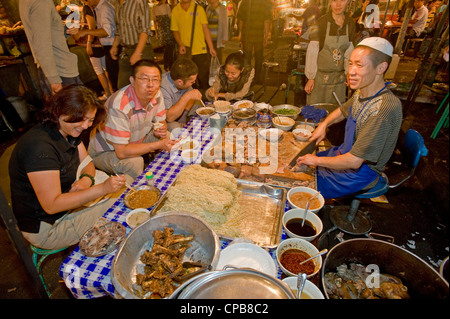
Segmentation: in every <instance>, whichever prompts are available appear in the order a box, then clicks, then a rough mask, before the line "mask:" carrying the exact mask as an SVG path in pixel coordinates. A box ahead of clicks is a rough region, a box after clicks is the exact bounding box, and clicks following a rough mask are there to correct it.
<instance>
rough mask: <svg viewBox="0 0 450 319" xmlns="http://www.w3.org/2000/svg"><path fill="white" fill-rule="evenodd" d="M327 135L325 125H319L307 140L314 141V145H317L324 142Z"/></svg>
mask: <svg viewBox="0 0 450 319" xmlns="http://www.w3.org/2000/svg"><path fill="white" fill-rule="evenodd" d="M326 134H327V126H326V125H325V124H323V122H322V123H320V124H319V126H317V128H316V129H315V130H314V132H313V133H312V135H311V137H310V138H309V140H310V141H316V145H319V143H320V142H322V141H323V140H325V138H326Z"/></svg>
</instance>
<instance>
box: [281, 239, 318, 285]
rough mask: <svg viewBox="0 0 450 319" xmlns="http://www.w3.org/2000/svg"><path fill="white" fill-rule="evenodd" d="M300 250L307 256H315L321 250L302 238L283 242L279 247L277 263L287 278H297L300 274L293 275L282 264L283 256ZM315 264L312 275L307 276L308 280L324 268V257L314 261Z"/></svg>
mask: <svg viewBox="0 0 450 319" xmlns="http://www.w3.org/2000/svg"><path fill="white" fill-rule="evenodd" d="M291 249H293V250H300V251H303V252H305V253H306V254H307V255H309V256H310V257H311V256H314V255H317V254H318V253H319V250H318V249H317V248H316V247H315V246H314V245H313V244H311V243H310V242H309V241H306V240H304V239H300V238H288V239H286V240H283V241H282V242H281V243H280V244H279V245H278V247H277V251H276V255H277V261H278V265H279V266H280V268H281V270H282V271H283V272H284V273H285V274H286V275H287V276H297V275H298V273H297V274H296V273H293V272H291V271H289V270H287V269H286V268H285V267H284V266H283V264H282V263H281V256H282V255H283V253H284V252H286V251H288V250H291ZM312 261H313V263H314V270H313V272H312V273H310V274H307V275H308V278H311V277H313V276H315V275H316V274H318V273H319V270H320V268H322V256H318V257H317V258H314V259H312Z"/></svg>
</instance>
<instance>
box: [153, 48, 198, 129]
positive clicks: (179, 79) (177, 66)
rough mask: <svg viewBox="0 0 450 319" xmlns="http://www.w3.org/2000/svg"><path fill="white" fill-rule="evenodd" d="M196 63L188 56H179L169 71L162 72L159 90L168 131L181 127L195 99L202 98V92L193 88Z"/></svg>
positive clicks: (196, 72) (190, 112) (192, 109)
mask: <svg viewBox="0 0 450 319" xmlns="http://www.w3.org/2000/svg"><path fill="white" fill-rule="evenodd" d="M197 74H198V68H197V65H196V64H195V63H194V62H193V61H192V60H191V59H189V58H185V57H179V58H178V59H177V60H175V62H174V63H173V65H172V68H171V69H170V72H167V73H165V74H163V76H162V81H161V92H162V95H163V97H164V104H165V106H166V121H167V126H168V129H169V131H172V130H173V129H174V128H177V127H182V126H184V124H186V122H187V117H188V115H190V114H192V113H193V112H194V111H195V108H193V106H194V104H195V101H198V100H201V99H202V93H201V92H200V91H199V90H197V89H193V88H192V85H193V84H194V83H195V81H196V80H197Z"/></svg>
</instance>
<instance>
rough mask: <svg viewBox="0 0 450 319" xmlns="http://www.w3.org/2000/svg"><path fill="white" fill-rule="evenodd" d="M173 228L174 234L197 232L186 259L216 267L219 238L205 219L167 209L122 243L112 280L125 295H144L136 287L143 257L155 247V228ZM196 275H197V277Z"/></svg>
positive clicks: (130, 297) (115, 261)
mask: <svg viewBox="0 0 450 319" xmlns="http://www.w3.org/2000/svg"><path fill="white" fill-rule="evenodd" d="M164 226H167V227H172V228H173V230H174V233H175V234H185V235H194V240H193V241H192V242H191V246H190V247H189V248H188V249H187V250H186V252H185V254H184V257H185V259H186V260H192V261H200V262H202V263H204V264H206V265H211V267H212V269H214V268H215V267H216V265H217V263H218V261H219V256H220V241H219V237H218V236H217V235H216V233H215V232H214V231H213V230H212V228H211V227H210V226H209V225H207V224H206V223H205V222H204V221H203V220H202V219H200V218H199V217H197V216H194V215H192V214H190V213H184V212H166V213H159V214H158V215H156V216H154V217H152V218H150V219H149V220H148V221H146V222H145V223H143V224H141V225H140V226H139V227H137V228H135V229H134V230H133V231H132V232H131V233H130V234H129V235H128V236H127V237H126V238H125V240H124V241H123V242H122V244H121V245H120V247H119V249H118V251H117V253H116V255H115V256H114V259H113V262H112V267H111V281H112V283H113V285H114V288H115V289H116V291H117V292H118V293H119V295H120V296H121V297H122V298H125V299H139V298H143V296H142V295H141V294H139V293H137V292H136V290H135V287H134V286H135V285H134V282H135V276H136V272H137V266H143V265H142V262H140V260H139V258H140V256H141V255H142V254H143V253H144V252H145V250H146V249H149V250H150V249H151V248H152V246H153V236H152V234H153V231H154V230H156V229H161V230H162V229H163V227H164ZM194 278H195V277H194Z"/></svg>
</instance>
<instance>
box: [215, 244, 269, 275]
mask: <svg viewBox="0 0 450 319" xmlns="http://www.w3.org/2000/svg"><path fill="white" fill-rule="evenodd" d="M227 265H228V266H235V267H239V268H252V269H255V270H258V271H261V272H263V273H265V274H267V275H270V276H273V277H276V276H277V268H276V265H275V262H274V260H273V259H272V257H271V256H270V254H269V253H268V252H267V251H265V250H264V249H262V248H261V247H259V246H257V245H255V244H251V243H236V244H230V245H229V246H227V247H226V248H224V249H223V250H222V251H221V252H220V257H219V262H218V263H217V267H216V269H217V270H222V269H223V267H224V266H227Z"/></svg>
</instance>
